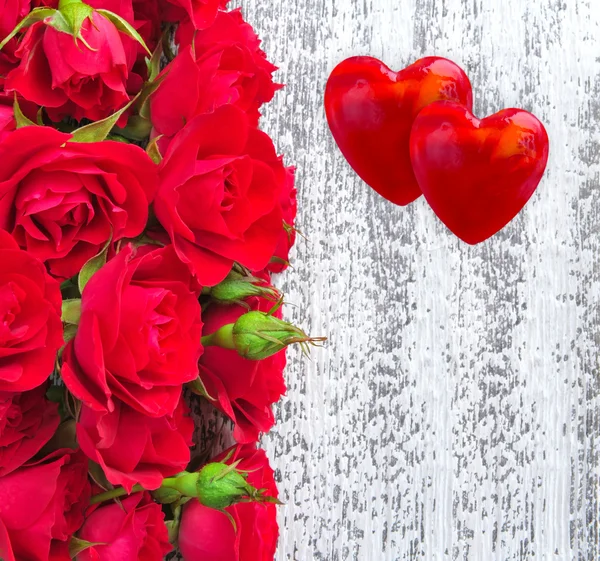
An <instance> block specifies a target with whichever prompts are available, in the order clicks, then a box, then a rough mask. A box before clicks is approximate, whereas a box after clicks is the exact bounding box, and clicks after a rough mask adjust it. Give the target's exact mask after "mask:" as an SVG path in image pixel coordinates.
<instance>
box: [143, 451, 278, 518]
mask: <svg viewBox="0 0 600 561" xmlns="http://www.w3.org/2000/svg"><path fill="white" fill-rule="evenodd" d="M226 459H227V458H226ZM238 465H239V461H238V462H234V463H233V464H230V465H228V464H226V463H222V462H213V463H210V464H206V465H205V466H204V467H203V468H202V469H201V470H200V471H198V472H193V473H190V472H186V471H184V472H182V473H180V474H179V475H177V476H175V477H168V478H166V479H165V480H164V481H163V484H162V486H161V488H160V490H159V492H158V493H155V495H154V497H155V498H156V499H157V500H161V498H163V499H167V500H166V501H164V502H173V501H172V500H171V499H172V498H173V493H172V491H173V490H175V491H178V492H179V493H180V494H181V495H183V496H184V497H192V498H197V499H198V500H199V501H200V503H201V504H203V505H204V506H207V507H210V508H214V509H217V510H221V509H224V508H226V507H228V506H231V505H233V504H236V503H239V502H248V501H252V502H269V503H273V502H275V503H276V502H278V501H277V499H275V498H274V497H269V496H265V495H264V494H263V490H261V489H257V488H256V487H253V486H252V485H250V483H248V481H247V478H248V474H247V473H246V472H244V471H241V470H239V469H237V468H238Z"/></svg>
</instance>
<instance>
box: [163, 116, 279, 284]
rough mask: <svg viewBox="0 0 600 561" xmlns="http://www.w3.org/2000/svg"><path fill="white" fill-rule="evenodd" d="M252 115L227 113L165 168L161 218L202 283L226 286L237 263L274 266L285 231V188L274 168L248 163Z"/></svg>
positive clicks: (201, 129)
mask: <svg viewBox="0 0 600 561" xmlns="http://www.w3.org/2000/svg"><path fill="white" fill-rule="evenodd" d="M255 132H256V131H255V130H254V129H251V128H250V127H249V125H248V122H247V119H246V116H245V114H244V113H243V112H242V111H241V110H240V109H237V108H236V107H232V106H230V105H226V106H223V107H220V108H219V109H217V110H216V111H215V112H214V113H210V114H207V115H200V116H198V117H196V118H195V119H193V120H192V121H190V123H188V124H187V125H186V126H185V127H184V128H183V129H182V131H181V132H180V133H178V134H177V135H176V136H175V138H174V139H173V141H172V143H171V144H170V146H169V150H168V151H167V153H166V156H165V158H164V160H163V161H162V163H161V165H160V171H159V174H160V186H159V190H158V192H157V196H156V203H155V206H154V209H155V213H156V216H157V218H158V220H159V221H160V223H161V224H162V226H163V227H164V228H165V230H166V231H167V232H168V234H169V236H170V238H171V240H172V241H173V245H174V248H175V250H176V252H177V255H178V256H179V258H180V259H181V260H182V261H183V262H184V263H186V264H187V265H188V266H189V267H190V270H191V271H192V272H193V274H194V275H195V276H196V277H197V279H198V281H199V282H200V283H201V284H202V285H204V286H213V285H215V284H217V283H219V282H220V281H222V280H223V279H224V278H225V277H226V276H227V274H228V273H229V271H230V270H231V267H232V265H233V262H234V261H237V262H239V263H241V264H242V265H244V266H246V267H248V268H249V269H251V270H260V269H263V268H264V267H265V266H266V265H267V264H268V263H269V260H270V259H271V257H272V256H273V253H274V251H275V248H276V247H277V243H278V241H279V236H280V234H281V229H282V214H281V208H280V205H279V199H280V196H281V194H280V189H281V186H280V185H279V184H278V182H277V177H276V176H275V173H273V170H272V169H271V167H270V165H269V164H268V163H265V162H263V161H261V160H258V159H255V158H252V157H250V156H249V155H248V144H249V143H251V142H252V140H253V139H254V138H255V136H254V134H255Z"/></svg>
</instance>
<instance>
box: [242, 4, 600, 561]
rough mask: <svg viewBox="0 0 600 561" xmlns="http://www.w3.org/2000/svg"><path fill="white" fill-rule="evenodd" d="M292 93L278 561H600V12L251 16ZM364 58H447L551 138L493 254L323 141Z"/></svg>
mask: <svg viewBox="0 0 600 561" xmlns="http://www.w3.org/2000/svg"><path fill="white" fill-rule="evenodd" d="M242 6H243V8H244V11H245V15H246V16H247V18H248V19H249V20H250V21H251V22H252V23H253V25H255V27H256V28H257V30H258V31H259V33H260V35H261V36H262V37H263V39H264V48H265V49H266V51H267V52H268V54H269V58H270V59H271V60H273V61H274V62H276V63H277V64H278V65H279V66H280V67H281V71H280V73H279V75H278V77H279V79H280V80H281V81H283V82H285V83H287V88H286V89H285V90H284V91H283V92H281V93H279V94H278V95H277V98H276V100H275V101H274V102H273V103H272V104H271V106H270V107H269V108H268V109H267V110H266V119H264V123H263V126H264V127H265V128H266V130H267V131H268V132H269V133H271V134H272V135H273V136H274V138H275V140H276V144H277V145H278V146H279V149H280V151H282V152H284V153H285V154H286V155H287V158H288V160H287V161H288V162H293V163H295V164H296V165H297V166H298V181H299V185H298V187H299V192H300V222H299V226H300V229H301V230H302V231H303V232H305V233H306V234H307V235H308V237H309V240H310V241H309V242H304V241H302V240H301V239H300V240H299V243H298V246H297V250H296V253H295V257H294V259H293V265H294V267H295V268H294V270H293V271H290V272H289V273H288V274H287V275H285V277H284V278H283V279H281V280H280V284H281V283H283V286H284V288H285V289H286V290H287V292H288V295H289V296H288V299H289V300H290V301H291V302H293V303H295V304H296V305H297V308H292V307H288V309H287V317H288V318H289V319H291V320H294V321H296V322H298V323H299V324H301V325H303V326H306V327H307V328H308V329H309V331H310V332H311V333H313V334H315V335H328V336H329V339H330V340H329V344H328V346H327V348H326V349H325V350H321V351H316V352H314V353H313V360H312V362H306V361H304V360H302V359H301V357H300V355H299V353H297V352H295V351H293V352H291V353H290V355H289V356H290V357H291V364H290V367H289V368H288V371H287V379H288V384H289V395H288V396H287V397H286V398H285V399H284V401H283V402H282V404H281V406H280V407H279V423H278V425H277V426H276V428H275V430H274V432H273V433H272V434H270V435H268V436H266V437H265V438H264V444H265V446H266V447H267V449H268V452H269V454H270V455H271V457H272V458H273V462H274V464H275V466H276V467H277V469H278V475H279V478H280V481H281V483H280V487H281V491H282V495H283V499H284V501H285V502H286V503H287V505H286V506H285V507H283V508H282V510H281V516H280V522H281V526H282V535H281V543H280V547H279V552H278V557H277V559H278V561H284V560H286V561H287V560H297V561H311V560H323V561H341V560H373V561H397V560H403V561H404V560H412V559H431V560H436V561H437V560H467V559H469V560H475V561H477V560H482V561H513V560H525V559H538V560H553V561H562V560H571V559H577V560H586V561H588V560H589V561H592V560H594V561H595V560H597V559H599V558H600V526H599V501H598V491H599V475H600V473H599V472H600V456H599V451H598V444H599V434H600V384H599V380H598V352H597V349H598V347H599V344H598V343H599V341H600V333H599V324H600V322H599V311H598V304H599V296H600V271H599V267H598V265H599V260H600V241H599V240H600V227H599V210H598V209H599V206H600V194H599V190H598V181H599V173H600V149H599V143H600V124H599V119H600V101H599V96H600V76H599V73H600V5H599V4H598V3H597V0H289V1H284V0H272V1H265V0H243V1H242ZM355 54H370V55H373V56H376V57H380V58H381V59H382V60H384V61H385V62H387V63H388V64H389V65H390V66H392V67H395V68H397V69H398V68H401V67H403V66H405V65H407V64H409V63H411V62H413V61H414V60H415V59H417V58H419V57H421V56H423V55H442V56H447V57H449V58H451V59H453V60H455V61H456V62H458V63H459V64H461V65H463V66H464V68H465V69H466V70H467V71H468V73H469V75H470V77H471V80H472V83H473V86H474V91H475V98H476V102H475V107H476V114H478V115H479V116H484V115H486V114H489V113H493V112H495V111H497V110H499V109H501V108H503V107H508V106H522V107H524V108H525V109H528V110H530V111H533V112H534V113H535V114H537V115H538V116H539V117H540V118H541V119H542V120H543V121H544V122H545V123H546V124H547V127H548V131H549V134H550V137H551V142H552V145H551V156H550V164H549V170H548V172H547V175H546V177H545V179H544V180H543V182H542V184H541V186H540V188H539V190H538V192H537V194H536V195H535V196H534V197H533V199H532V201H531V202H530V203H529V204H528V205H527V207H526V209H525V211H524V212H523V213H522V214H521V215H520V216H519V217H518V218H517V219H516V220H515V221H514V222H513V223H512V224H511V225H510V226H509V227H508V228H506V230H505V231H503V232H502V233H501V234H500V235H498V236H496V237H495V238H494V239H492V240H491V241H489V242H487V243H484V244H483V245H479V246H477V247H468V246H467V245H465V244H462V243H461V242H459V241H458V240H457V239H455V238H453V237H452V236H451V235H450V234H449V233H448V232H447V231H446V229H445V228H444V227H443V226H442V225H441V224H440V223H439V222H438V221H437V220H436V218H435V217H434V215H433V214H432V212H431V211H430V210H429V208H428V207H427V205H426V204H425V203H424V201H422V200H421V201H418V202H416V203H415V204H413V205H412V206H410V207H408V208H405V209H403V208H398V207H394V206H393V205H391V204H390V203H387V202H386V201H385V200H383V199H381V198H379V197H378V196H377V195H376V194H375V193H374V192H371V191H370V190H369V189H368V188H367V187H366V186H365V185H364V184H363V183H362V182H361V181H360V180H359V179H358V178H357V177H356V176H355V175H354V174H353V173H352V172H351V170H350V168H349V166H348V165H347V164H346V163H345V161H344V160H343V158H342V157H341V155H340V153H339V152H338V150H337V149H336V147H335V145H334V142H333V140H332V138H331V136H330V134H329V132H328V129H327V126H326V123H325V119H324V112H323V107H322V94H323V88H324V84H325V81H326V78H327V75H328V72H329V71H330V70H331V69H332V68H333V66H334V65H335V64H336V63H337V62H339V61H340V60H342V59H343V58H345V57H347V56H350V55H355Z"/></svg>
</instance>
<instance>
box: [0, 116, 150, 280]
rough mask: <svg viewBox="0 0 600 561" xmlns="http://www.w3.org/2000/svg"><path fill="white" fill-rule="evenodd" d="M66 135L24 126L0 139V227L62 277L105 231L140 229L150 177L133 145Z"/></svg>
mask: <svg viewBox="0 0 600 561" xmlns="http://www.w3.org/2000/svg"><path fill="white" fill-rule="evenodd" d="M69 139H70V135H68V134H65V133H61V132H58V131H56V130H54V129H52V128H50V127H35V126H30V127H24V128H21V129H18V130H16V131H14V132H12V133H10V134H8V135H6V136H5V138H4V139H3V140H2V141H1V142H0V197H1V199H0V227H1V228H3V229H5V230H8V231H9V232H11V233H12V235H13V236H14V237H15V239H16V240H17V242H18V243H19V245H20V246H21V247H22V248H24V249H26V250H27V251H28V252H29V253H30V254H31V255H33V256H35V257H38V258H39V259H41V260H42V261H45V262H46V264H47V266H48V269H49V270H50V273H51V274H52V275H54V276H56V277H58V278H63V279H64V278H69V277H71V276H73V275H74V274H76V273H77V272H79V270H80V268H81V267H82V266H83V264H84V263H85V262H86V261H87V260H88V259H90V258H91V257H93V256H94V255H96V254H97V253H98V252H99V251H100V250H101V249H102V247H103V246H104V245H105V243H106V242H107V241H108V240H109V239H111V237H112V240H113V241H117V240H119V239H122V238H126V237H127V238H132V237H135V236H137V235H138V234H140V233H141V232H142V230H143V229H144V227H145V225H146V222H147V219H148V204H149V203H150V202H151V201H152V198H153V196H154V191H155V189H156V179H157V176H156V166H155V165H154V164H153V163H152V161H151V160H150V158H149V157H148V155H147V154H146V153H145V152H144V151H143V150H142V149H141V148H139V147H137V146H134V145H130V144H123V143H121V142H112V141H105V142H93V143H78V142H69Z"/></svg>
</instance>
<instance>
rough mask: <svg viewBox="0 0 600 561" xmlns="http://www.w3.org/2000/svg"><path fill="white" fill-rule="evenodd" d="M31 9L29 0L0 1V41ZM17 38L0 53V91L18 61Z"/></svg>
mask: <svg viewBox="0 0 600 561" xmlns="http://www.w3.org/2000/svg"><path fill="white" fill-rule="evenodd" d="M30 9H31V6H30V1H29V0H0V41H1V40H3V39H4V38H5V37H6V36H7V35H9V34H10V32H11V31H12V30H13V29H14V28H15V27H16V25H17V23H19V22H20V21H21V20H22V19H23V18H24V17H25V16H26V15H27V14H28V13H29V10H30ZM16 49H17V38H14V39H11V40H10V41H9V42H8V43H7V44H6V45H5V46H4V47H3V48H2V50H1V51H0V91H2V89H3V86H4V78H5V77H6V75H7V74H8V73H9V72H10V71H11V70H12V69H13V68H15V67H16V66H17V65H18V63H19V59H18V58H17V56H16V55H15V50H16Z"/></svg>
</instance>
